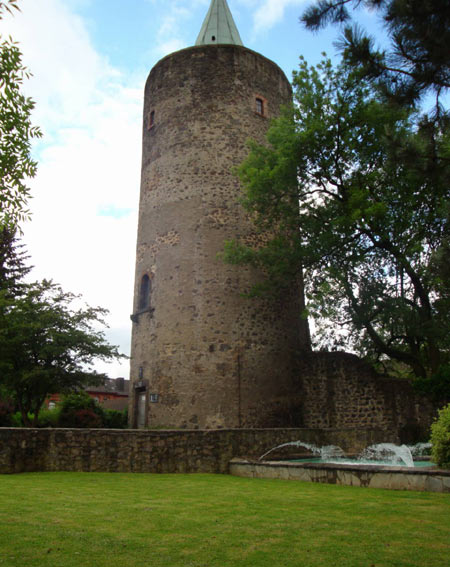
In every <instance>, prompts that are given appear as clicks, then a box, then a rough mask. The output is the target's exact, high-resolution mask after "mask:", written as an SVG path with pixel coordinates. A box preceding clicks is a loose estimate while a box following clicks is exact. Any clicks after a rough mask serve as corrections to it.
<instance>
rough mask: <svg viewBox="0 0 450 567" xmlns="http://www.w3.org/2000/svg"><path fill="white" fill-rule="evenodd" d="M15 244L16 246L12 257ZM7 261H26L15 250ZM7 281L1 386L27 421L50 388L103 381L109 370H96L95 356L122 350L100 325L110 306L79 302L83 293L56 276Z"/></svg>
mask: <svg viewBox="0 0 450 567" xmlns="http://www.w3.org/2000/svg"><path fill="white" fill-rule="evenodd" d="M14 250H15V248H14V246H13V254H12V256H13V257H14ZM8 262H9V263H10V264H12V265H13V266H16V267H17V266H20V265H21V261H20V260H18V259H17V258H16V260H14V259H11V254H10V255H9V260H8ZM21 269H22V268H21ZM21 269H19V278H20V277H21V275H20V270H21ZM10 273H11V272H10ZM8 281H9V283H8ZM3 283H4V285H3V286H0V386H1V387H3V389H5V390H6V391H8V392H10V393H11V395H12V396H13V398H14V401H15V403H16V405H17V407H18V409H19V410H20V412H21V414H22V420H23V422H24V424H26V425H29V424H30V422H29V417H28V414H33V415H34V421H35V422H37V420H38V417H39V411H40V409H41V407H42V404H43V403H44V401H45V399H46V398H47V397H48V396H49V395H50V394H55V393H65V392H70V391H73V390H76V389H78V388H80V387H82V386H83V385H85V384H94V383H100V382H101V381H102V380H103V379H104V378H105V376H104V375H102V374H98V373H97V372H95V370H94V369H93V367H92V364H93V362H94V361H95V360H99V359H100V360H111V359H114V358H120V356H121V355H120V354H119V353H118V351H117V349H116V347H114V346H111V345H109V344H108V343H107V342H106V340H105V337H104V334H103V332H102V331H100V330H98V329H99V327H100V326H103V325H104V320H103V319H104V316H105V314H106V313H107V311H106V310H105V309H102V308H100V307H89V306H84V305H83V306H80V298H79V296H76V295H74V294H72V293H68V292H65V291H63V290H62V288H61V287H60V286H58V285H57V284H55V283H53V282H51V281H47V280H43V281H42V282H35V283H30V284H26V283H23V282H22V283H21V285H20V286H19V285H18V283H19V282H18V281H17V280H16V279H15V278H9V279H8V278H5V280H4V282H3Z"/></svg>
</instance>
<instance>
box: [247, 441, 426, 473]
mask: <svg viewBox="0 0 450 567" xmlns="http://www.w3.org/2000/svg"><path fill="white" fill-rule="evenodd" d="M289 446H292V447H303V448H304V449H306V450H307V451H310V452H311V453H312V454H313V457H312V458H304V459H294V460H293V462H321V463H332V464H344V465H346V464H351V465H355V464H360V465H383V466H403V467H414V466H415V460H414V457H416V458H417V457H420V456H421V455H423V454H424V452H425V451H427V450H429V449H430V448H431V444H430V443H417V444H416V445H413V446H408V445H395V444H394V443H378V444H376V445H370V446H369V447H366V448H365V449H364V450H363V451H362V452H361V453H359V455H356V456H353V457H351V458H349V457H346V455H345V453H344V451H343V450H342V449H341V448H340V447H338V446H337V445H325V446H323V447H318V446H317V445H314V444H312V443H305V442H304V441H290V442H289V443H282V444H281V445H277V446H276V447H272V449H269V450H268V451H266V452H265V453H264V454H263V455H261V457H259V459H258V460H259V461H263V460H264V459H265V458H266V457H267V456H268V455H270V453H273V452H275V451H277V450H279V449H283V448H285V447H289ZM429 464H430V466H431V465H432V463H429ZM422 466H423V465H422Z"/></svg>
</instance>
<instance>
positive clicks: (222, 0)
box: [195, 0, 243, 45]
mask: <svg viewBox="0 0 450 567" xmlns="http://www.w3.org/2000/svg"><path fill="white" fill-rule="evenodd" d="M219 43H222V44H223V43H228V44H230V43H232V44H235V45H243V43H242V40H241V36H240V35H239V32H238V29H237V27H236V24H235V23H234V20H233V16H232V15H231V12H230V8H229V7H228V4H227V0H211V6H210V7H209V10H208V13H207V14H206V18H205V21H204V22H203V25H202V29H201V30H200V33H199V34H198V37H197V41H196V42H195V45H214V44H216V45H217V44H219Z"/></svg>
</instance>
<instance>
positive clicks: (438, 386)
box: [413, 364, 450, 403]
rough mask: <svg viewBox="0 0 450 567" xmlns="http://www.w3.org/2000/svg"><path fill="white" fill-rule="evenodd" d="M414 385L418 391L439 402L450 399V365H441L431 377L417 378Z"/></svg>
mask: <svg viewBox="0 0 450 567" xmlns="http://www.w3.org/2000/svg"><path fill="white" fill-rule="evenodd" d="M413 386H414V388H415V390H416V391H417V392H419V393H420V394H425V395H426V396H429V397H431V398H432V399H433V400H435V401H437V402H441V403H446V402H448V401H450V365H449V364H447V365H445V366H441V368H440V369H439V370H438V371H437V372H436V374H433V376H431V378H416V379H415V380H414V382H413Z"/></svg>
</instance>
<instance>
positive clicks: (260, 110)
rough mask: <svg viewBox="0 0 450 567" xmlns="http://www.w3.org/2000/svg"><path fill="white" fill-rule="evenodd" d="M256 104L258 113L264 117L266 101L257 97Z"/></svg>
mask: <svg viewBox="0 0 450 567" xmlns="http://www.w3.org/2000/svg"><path fill="white" fill-rule="evenodd" d="M255 102H256V107H255V110H256V113H257V114H260V115H261V116H264V101H263V99H262V98H258V97H257V98H256V101H255Z"/></svg>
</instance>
